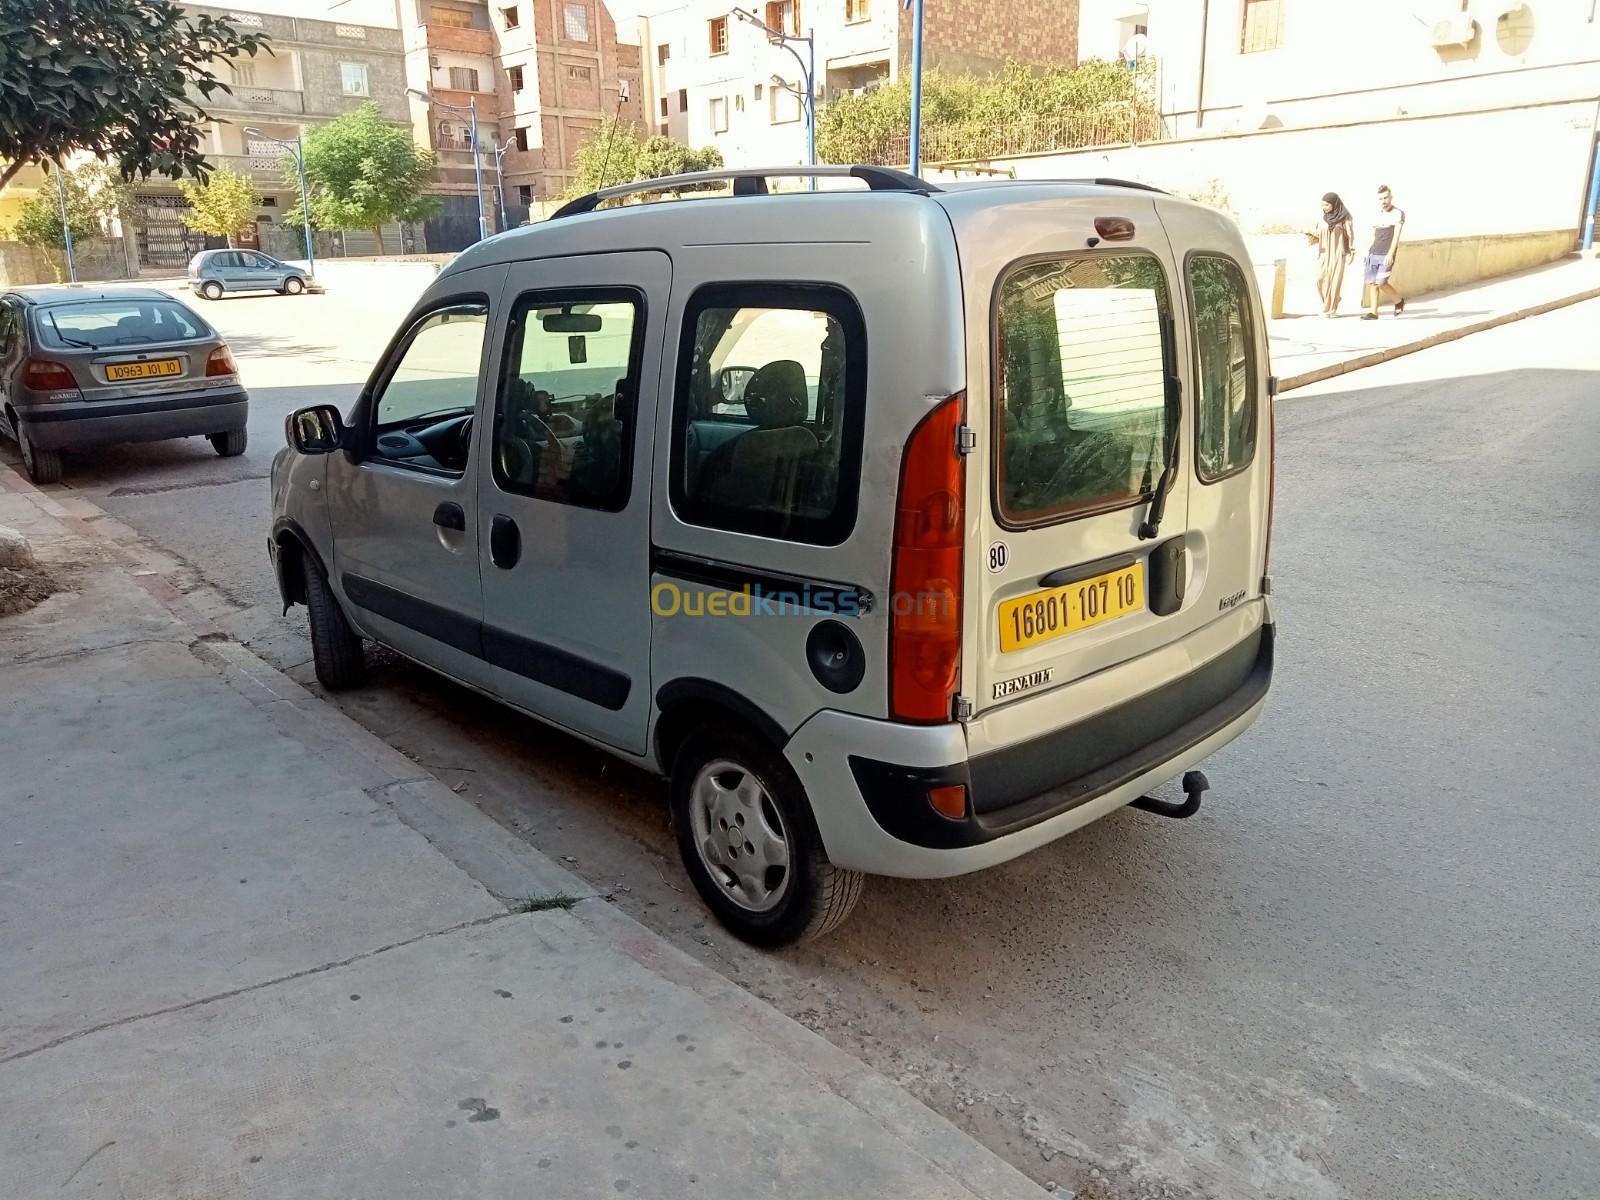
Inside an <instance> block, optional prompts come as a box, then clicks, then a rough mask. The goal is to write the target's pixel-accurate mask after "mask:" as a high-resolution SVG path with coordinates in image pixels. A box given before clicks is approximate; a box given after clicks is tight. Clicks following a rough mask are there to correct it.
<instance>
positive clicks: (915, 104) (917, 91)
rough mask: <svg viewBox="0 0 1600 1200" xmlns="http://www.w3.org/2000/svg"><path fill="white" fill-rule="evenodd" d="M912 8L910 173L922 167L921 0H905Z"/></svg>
mask: <svg viewBox="0 0 1600 1200" xmlns="http://www.w3.org/2000/svg"><path fill="white" fill-rule="evenodd" d="M904 7H906V8H910V9H913V10H914V12H913V15H912V20H911V152H910V154H909V155H908V156H907V157H908V160H909V162H910V167H911V173H912V174H913V175H916V174H917V173H919V172H920V171H921V169H922V0H905V4H904Z"/></svg>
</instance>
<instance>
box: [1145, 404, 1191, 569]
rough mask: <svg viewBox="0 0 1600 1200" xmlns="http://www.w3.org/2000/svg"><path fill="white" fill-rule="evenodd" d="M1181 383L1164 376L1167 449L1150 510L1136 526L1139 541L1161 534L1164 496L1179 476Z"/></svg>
mask: <svg viewBox="0 0 1600 1200" xmlns="http://www.w3.org/2000/svg"><path fill="white" fill-rule="evenodd" d="M1182 397H1183V381H1182V380H1180V379H1179V378H1177V376H1175V375H1169V376H1167V445H1166V451H1167V453H1166V461H1165V465H1163V466H1162V468H1161V478H1160V479H1158V480H1156V487H1155V491H1153V492H1151V493H1150V507H1149V509H1148V510H1147V511H1146V512H1145V515H1144V520H1143V521H1141V522H1140V523H1139V538H1140V540H1142V541H1149V540H1150V539H1151V538H1153V537H1157V536H1158V535H1159V534H1160V533H1161V518H1162V517H1163V516H1164V515H1165V514H1166V511H1167V495H1168V493H1169V492H1171V491H1172V484H1173V481H1174V480H1175V479H1176V478H1177V476H1178V438H1179V432H1180V428H1181V426H1182V424H1183V400H1182Z"/></svg>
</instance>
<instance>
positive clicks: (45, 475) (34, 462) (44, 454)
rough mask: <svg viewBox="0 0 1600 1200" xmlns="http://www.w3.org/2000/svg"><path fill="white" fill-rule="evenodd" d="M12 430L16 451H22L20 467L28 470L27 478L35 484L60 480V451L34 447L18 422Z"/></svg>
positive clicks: (26, 432)
mask: <svg viewBox="0 0 1600 1200" xmlns="http://www.w3.org/2000/svg"><path fill="white" fill-rule="evenodd" d="M14 428H15V429H16V431H17V449H19V450H21V451H22V465H23V466H24V467H26V468H27V469H28V478H29V479H31V480H33V482H35V483H55V482H56V481H57V480H58V479H60V478H61V451H59V450H45V449H43V448H42V447H39V446H35V445H34V444H33V442H32V441H30V440H29V438H28V431H27V430H26V429H24V428H23V427H22V423H21V422H20V421H18V422H16V423H15V425H14Z"/></svg>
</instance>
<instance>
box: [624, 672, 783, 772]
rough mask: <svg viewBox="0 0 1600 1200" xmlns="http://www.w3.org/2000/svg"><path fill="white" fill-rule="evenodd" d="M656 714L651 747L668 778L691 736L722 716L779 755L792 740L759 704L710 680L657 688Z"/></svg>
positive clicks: (688, 679) (676, 682)
mask: <svg viewBox="0 0 1600 1200" xmlns="http://www.w3.org/2000/svg"><path fill="white" fill-rule="evenodd" d="M656 714H657V715H656V721H655V731H654V736H653V737H652V738H651V746H652V748H653V749H654V751H655V756H656V762H657V764H658V765H659V766H660V768H661V771H662V773H663V774H665V775H670V774H671V773H672V763H673V760H674V759H675V758H676V757H677V754H678V751H679V750H681V749H682V748H683V743H684V742H685V741H686V740H687V739H688V737H689V735H690V734H691V733H693V732H694V731H695V729H697V728H699V727H700V726H701V725H704V724H706V722H707V721H709V720H716V719H717V718H718V717H719V716H720V717H721V718H722V719H724V720H727V721H732V722H734V723H736V724H739V725H742V726H744V727H745V728H747V729H749V730H750V731H751V732H753V733H755V734H757V735H759V736H760V737H762V738H763V739H765V740H766V741H767V742H768V743H770V744H771V746H772V748H773V750H774V751H775V752H777V753H779V754H780V755H781V754H782V752H783V747H784V746H785V744H787V742H788V741H789V731H788V730H786V729H784V727H783V726H782V725H780V724H779V723H778V722H777V720H775V719H774V718H773V717H772V716H771V714H769V713H767V712H766V711H765V710H764V709H762V708H761V706H760V705H758V704H756V703H754V702H753V701H751V700H749V699H748V698H746V697H744V696H741V695H740V694H739V693H738V692H736V691H734V690H733V689H732V688H730V687H728V686H726V685H725V684H720V683H714V682H712V681H711V680H709V679H697V678H692V677H686V678H681V679H673V680H670V681H668V682H667V683H664V684H662V685H661V686H660V687H659V688H657V689H656Z"/></svg>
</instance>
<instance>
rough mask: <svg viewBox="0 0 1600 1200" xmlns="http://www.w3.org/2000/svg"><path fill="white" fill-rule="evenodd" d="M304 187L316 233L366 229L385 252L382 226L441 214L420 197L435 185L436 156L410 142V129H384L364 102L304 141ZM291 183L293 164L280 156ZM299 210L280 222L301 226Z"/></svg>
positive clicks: (431, 202)
mask: <svg viewBox="0 0 1600 1200" xmlns="http://www.w3.org/2000/svg"><path fill="white" fill-rule="evenodd" d="M305 160H306V183H307V186H308V188H309V189H310V193H311V223H312V224H313V225H315V226H316V227H317V228H318V229H370V230H372V232H373V235H374V236H375V237H376V238H377V239H378V253H379V254H382V253H383V226H385V225H387V224H388V223H389V222H391V221H421V220H423V219H425V218H427V217H431V216H432V215H433V214H434V213H436V212H437V211H438V210H439V202H438V201H437V200H435V199H434V198H433V197H431V196H425V195H423V194H422V189H423V188H425V187H427V186H428V184H429V183H431V182H432V181H433V172H434V168H435V167H436V166H437V165H438V161H439V160H438V156H437V155H436V154H434V153H433V151H431V150H424V149H422V148H421V147H419V146H418V145H417V144H416V143H415V142H413V141H412V140H411V133H410V131H409V130H406V129H401V128H399V127H398V126H395V125H389V124H386V123H385V122H384V120H383V118H382V117H381V116H379V115H378V106H377V105H376V104H374V103H371V102H368V103H366V104H363V105H362V106H361V107H360V108H358V109H356V110H355V111H353V112H348V113H346V114H345V115H344V116H342V117H340V118H339V119H338V120H336V121H330V122H329V123H328V124H326V125H324V126H322V127H321V128H320V129H315V130H313V131H312V132H311V133H310V134H309V135H307V137H306V140H305ZM294 178H295V171H294V159H293V158H292V157H291V156H289V155H285V156H284V180H285V182H290V181H293V180H294ZM300 219H301V218H300V208H299V206H298V205H296V206H295V208H294V210H293V211H292V212H290V213H289V214H288V215H287V216H285V217H284V221H285V222H287V223H290V224H293V223H295V222H297V221H299V220H300Z"/></svg>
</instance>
